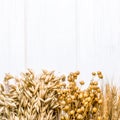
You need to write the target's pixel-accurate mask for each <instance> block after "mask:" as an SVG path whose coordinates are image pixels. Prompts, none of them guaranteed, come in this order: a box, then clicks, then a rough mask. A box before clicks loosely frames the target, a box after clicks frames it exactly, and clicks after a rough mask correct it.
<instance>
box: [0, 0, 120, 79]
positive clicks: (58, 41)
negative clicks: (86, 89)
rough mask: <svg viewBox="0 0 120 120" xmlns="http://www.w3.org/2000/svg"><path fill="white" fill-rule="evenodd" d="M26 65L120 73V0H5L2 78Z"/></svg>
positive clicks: (0, 19)
mask: <svg viewBox="0 0 120 120" xmlns="http://www.w3.org/2000/svg"><path fill="white" fill-rule="evenodd" d="M26 68H32V69H33V70H34V71H36V72H39V71H40V70H41V69H42V68H46V69H49V70H53V69H55V70H56V71H58V72H60V73H68V72H70V71H74V70H80V71H81V74H82V76H81V77H82V78H83V79H88V75H90V73H91V72H92V71H96V70H101V71H103V72H104V74H105V75H107V76H109V77H112V76H114V77H115V76H119V75H120V1H119V0H0V79H2V77H3V75H4V73H6V72H11V73H13V74H18V73H19V72H21V71H24V70H25V69H26ZM118 78H119V77H118ZM118 78H117V79H118ZM117 79H116V80H117ZM117 81H118V80H117Z"/></svg>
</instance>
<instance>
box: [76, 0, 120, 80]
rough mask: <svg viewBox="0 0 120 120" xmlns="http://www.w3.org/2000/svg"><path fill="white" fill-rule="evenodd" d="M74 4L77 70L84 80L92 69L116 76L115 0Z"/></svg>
mask: <svg viewBox="0 0 120 120" xmlns="http://www.w3.org/2000/svg"><path fill="white" fill-rule="evenodd" d="M77 2H78V4H77V6H78V7H77V8H78V10H77V22H78V28H77V39H78V40H79V45H78V47H79V50H78V52H79V68H80V69H81V71H82V73H83V74H84V78H88V76H87V75H88V73H90V72H91V71H96V70H102V71H103V72H104V73H105V75H109V76H111V77H112V75H113V74H116V73H117V75H118V74H119V75H120V64H119V61H120V40H119V39H120V34H119V33H120V14H119V11H120V8H119V5H120V2H119V0H109V1H108V0H100V1H99V0H91V1H89V0H80V1H79V0H78V1H77Z"/></svg>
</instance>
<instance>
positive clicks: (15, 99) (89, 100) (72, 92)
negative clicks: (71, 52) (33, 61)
mask: <svg viewBox="0 0 120 120" xmlns="http://www.w3.org/2000/svg"><path fill="white" fill-rule="evenodd" d="M78 75H80V72H79V71H76V72H74V73H70V74H69V75H68V76H67V77H66V76H65V75H61V76H57V75H55V73H54V71H50V72H49V71H47V70H43V71H42V73H41V74H40V75H35V74H34V73H33V71H32V70H31V69H28V71H27V72H26V73H21V77H20V78H16V77H14V76H12V75H10V74H6V76H5V78H4V81H3V84H0V120H120V94H119V90H118V89H117V88H116V87H115V86H110V85H109V84H107V85H105V86H100V83H101V82H102V81H103V80H102V79H103V75H102V73H101V72H100V71H98V72H93V73H92V80H91V81H90V84H89V86H88V87H87V88H86V89H84V90H83V89H82V86H83V85H84V84H85V82H84V81H83V80H82V81H80V86H79V87H78V86H77V84H76V82H77V78H78ZM11 79H12V80H14V81H15V84H14V85H13V84H10V83H9V81H10V80H11ZM103 88H105V89H103Z"/></svg>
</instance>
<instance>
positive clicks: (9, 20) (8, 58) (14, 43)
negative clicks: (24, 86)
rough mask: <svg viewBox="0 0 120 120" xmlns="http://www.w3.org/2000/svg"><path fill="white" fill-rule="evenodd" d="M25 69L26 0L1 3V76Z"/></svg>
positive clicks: (9, 0) (10, 0) (8, 0)
mask: <svg viewBox="0 0 120 120" xmlns="http://www.w3.org/2000/svg"><path fill="white" fill-rule="evenodd" d="M23 69H24V0H21V1H19V0H17V1H16V0H4V1H3V0H2V1H0V76H3V73H5V72H11V73H13V74H17V73H18V72H20V71H22V70H23Z"/></svg>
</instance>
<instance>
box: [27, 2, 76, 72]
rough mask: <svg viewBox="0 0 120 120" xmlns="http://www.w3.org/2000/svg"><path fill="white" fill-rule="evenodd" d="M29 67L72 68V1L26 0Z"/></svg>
mask: <svg viewBox="0 0 120 120" xmlns="http://www.w3.org/2000/svg"><path fill="white" fill-rule="evenodd" d="M27 43H28V49H27V51H28V57H27V58H28V67H30V68H34V69H35V70H37V71H40V70H41V68H46V69H50V70H52V69H55V70H57V71H60V72H68V71H73V70H75V67H76V48H75V47H76V41H75V1H73V0H66V1H64V0H61V1H56V0H51V1H49V0H44V1H39V0H35V1H34V2H33V1H32V0H27Z"/></svg>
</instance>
